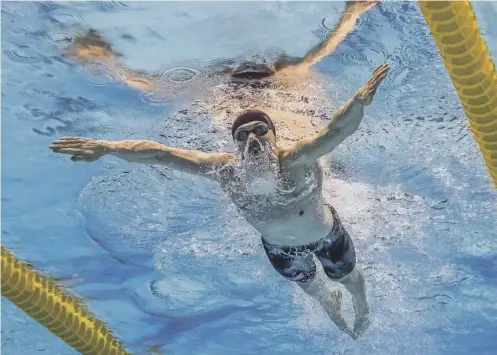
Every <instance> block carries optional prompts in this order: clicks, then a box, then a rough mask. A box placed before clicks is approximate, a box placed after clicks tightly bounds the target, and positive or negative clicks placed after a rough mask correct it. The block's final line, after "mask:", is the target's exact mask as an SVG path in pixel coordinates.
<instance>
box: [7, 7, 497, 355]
mask: <svg viewBox="0 0 497 355" xmlns="http://www.w3.org/2000/svg"><path fill="white" fill-rule="evenodd" d="M474 7H475V11H476V13H477V16H478V20H479V23H480V26H481V28H482V33H483V34H484V37H485V39H486V40H487V44H488V46H489V48H490V51H491V52H492V56H493V58H494V61H495V59H497V41H495V38H497V26H496V23H497V6H496V5H495V3H491V2H475V3H474ZM342 9H343V3H340V2H320V3H296V2H256V3H247V2H243V3H240V2H236V3H235V2H233V3H210V2H206V3H189V2H185V3H166V2H143V3H128V2H126V3H118V2H107V3H100V2H93V3H87V2H82V3H59V2H57V3H54V2H41V3H29V2H2V243H3V245H5V246H7V247H8V248H9V249H11V250H12V251H14V253H15V254H16V255H18V256H19V257H21V258H22V259H24V260H26V261H29V262H30V263H32V264H33V265H34V266H35V267H36V268H38V269H40V270H42V271H43V272H46V273H48V274H50V275H52V276H55V277H57V278H60V279H61V280H63V283H64V284H65V285H67V287H68V288H70V289H72V290H73V291H74V292H76V293H77V294H78V295H80V296H81V297H83V298H85V299H86V300H87V302H88V306H89V308H90V309H91V310H92V311H93V312H94V313H95V314H97V315H98V316H99V317H101V318H102V319H103V320H104V321H105V322H107V323H108V324H109V325H110V326H111V328H112V329H113V330H114V332H115V334H116V335H117V336H118V337H119V338H120V339H122V341H123V342H124V344H125V345H126V346H127V347H128V348H129V349H130V350H131V351H132V352H133V353H135V354H145V353H146V349H147V348H148V347H151V346H159V347H160V349H161V350H163V351H164V352H165V353H167V354H203V355H208V354H213V355H218V354H235V353H236V354H261V353H262V354H294V353H295V354H301V353H305V354H468V353H478V354H495V353H496V350H495V349H497V338H496V337H495V334H497V273H496V272H495V270H496V268H497V232H496V230H497V222H496V221H497V218H496V217H497V208H496V207H497V206H496V203H495V201H496V197H497V193H496V192H495V189H494V188H493V186H492V184H491V181H490V179H489V177H488V175H487V172H486V170H485V167H484V164H483V161H482V159H481V157H480V155H479V151H478V149H477V147H476V144H475V142H474V140H473V137H472V135H471V133H470V131H469V130H468V128H467V124H466V119H465V116H464V112H463V110H462V108H461V106H460V104H459V102H458V99H457V95H456V93H455V90H454V89H453V86H452V84H451V82H450V78H449V76H448V74H447V72H446V70H445V68H444V66H443V63H442V61H441V58H440V56H439V54H438V52H437V49H436V47H435V45H434V43H433V41H432V40H431V38H430V35H429V32H428V30H427V28H426V26H425V24H424V20H423V18H422V16H421V13H420V11H419V9H418V6H417V4H416V3H398V2H388V3H381V4H379V5H377V6H376V7H375V8H373V9H372V10H370V11H369V12H368V13H367V14H366V15H365V16H363V17H362V18H361V21H360V22H359V25H358V28H357V29H356V31H355V32H353V33H352V34H350V35H349V36H348V37H347V39H346V40H345V41H344V42H343V43H342V45H341V46H340V47H339V49H338V51H337V52H336V53H335V54H334V55H331V56H329V57H327V58H325V59H324V60H322V61H321V62H320V63H319V64H318V65H317V66H316V67H315V68H314V70H315V71H316V72H317V73H319V74H320V75H321V76H324V77H325V78H328V79H329V81H330V83H333V85H330V88H329V90H330V92H329V94H330V98H332V99H333V100H335V102H336V104H337V105H340V104H341V103H342V102H343V101H344V100H345V99H347V98H348V97H349V96H350V95H351V94H352V93H353V92H354V90H356V89H357V88H358V87H359V86H360V85H361V84H362V83H363V82H364V81H365V80H367V78H368V75H369V74H370V72H371V70H372V68H374V67H375V66H376V65H378V64H380V63H382V62H384V61H387V62H388V63H390V65H391V68H392V69H391V72H390V74H389V77H388V79H387V81H386V82H385V83H384V85H383V87H382V89H381V90H380V91H379V93H378V94H377V97H376V99H375V102H374V104H373V105H372V106H371V107H369V108H368V111H367V115H366V117H365V119H364V121H363V123H362V124H361V127H360V129H359V130H358V131H357V132H356V133H355V134H354V136H353V137H351V138H349V139H348V140H347V141H345V142H344V143H343V145H341V146H340V147H339V148H338V149H337V150H336V153H334V154H333V161H334V162H335V164H337V165H339V166H340V167H341V169H339V170H337V171H336V172H334V173H332V174H331V175H330V176H328V178H327V179H328V185H327V187H326V189H327V190H326V191H327V194H328V195H329V196H328V197H329V199H330V200H331V201H333V203H334V205H335V206H336V208H337V209H338V210H339V212H340V215H341V216H342V219H343V220H344V224H345V226H346V228H347V229H348V230H349V231H350V233H351V235H352V236H353V238H354V241H355V245H356V249H357V253H358V258H359V262H360V263H361V264H363V265H364V270H365V274H366V280H367V287H368V295H369V299H370V302H371V307H372V324H371V327H370V328H369V330H368V331H367V332H366V334H365V335H364V336H363V337H361V338H360V339H359V340H356V341H353V340H351V339H350V338H348V337H347V336H345V335H343V334H341V333H339V332H338V331H337V330H336V329H335V327H334V326H333V325H332V324H331V322H330V321H329V319H328V318H327V317H326V316H325V315H324V314H323V312H322V310H321V309H320V308H319V307H317V306H316V305H315V304H314V303H313V302H310V301H309V300H308V299H307V298H306V297H304V296H303V295H302V293H301V292H300V291H299V290H298V289H297V288H295V287H294V286H293V285H292V284H291V283H289V282H287V281H286V280H283V279H282V278H281V277H280V276H279V275H278V274H277V273H276V272H275V271H274V270H273V269H272V268H271V267H270V264H269V263H268V262H267V260H266V257H265V255H264V253H263V250H262V248H261V246H260V245H259V242H258V236H257V235H256V233H255V232H254V231H253V230H252V229H251V228H250V227H249V226H247V224H246V223H245V222H244V221H243V220H242V219H241V218H240V217H239V216H238V215H237V214H236V212H235V211H234V208H233V207H232V205H231V204H230V202H229V201H228V200H227V199H226V198H225V197H224V196H223V195H222V193H221V192H220V190H219V189H218V188H217V187H216V185H214V184H212V183H206V182H204V181H203V180H201V179H200V178H196V177H192V176H188V175H185V174H180V173H174V172H171V171H168V170H157V169H154V168H151V167H146V166H138V165H132V164H128V163H125V162H123V161H120V160H118V159H115V158H104V159H102V160H101V161H98V162H95V163H91V164H74V163H72V162H70V161H69V160H68V158H67V157H65V156H58V155H55V154H53V153H52V152H51V151H50V150H49V149H48V145H49V144H50V143H51V141H52V140H54V139H56V138H58V137H59V136H67V135H77V136H87V137H93V138H104V139H126V138H140V139H155V140H159V141H162V142H166V143H167V142H168V139H169V138H168V137H169V136H171V135H172V134H173V133H174V132H166V131H164V132H163V131H161V129H160V128H161V127H164V122H167V120H168V117H169V116H170V115H171V114H172V113H174V112H176V111H177V110H178V109H179V108H180V107H181V106H182V105H186V104H187V102H188V100H190V99H193V98H195V97H194V95H193V94H192V95H191V97H190V96H188V94H185V95H184V96H183V97H182V101H181V100H180V101H179V102H172V101H167V100H166V101H161V100H151V99H150V98H149V97H147V96H145V95H143V94H142V93H140V92H138V91H137V90H134V89H132V88H129V87H127V86H125V85H124V84H123V83H120V82H111V81H109V79H108V78H107V77H106V76H105V75H90V74H88V73H87V72H85V71H84V70H83V69H82V67H81V65H78V64H77V63H74V62H71V61H68V60H66V59H64V58H62V57H61V55H60V54H59V50H58V48H57V43H58V42H57V40H60V39H61V38H63V37H64V36H65V35H67V34H70V33H75V32H76V31H81V30H85V29H88V28H90V27H92V28H95V29H98V30H99V31H101V32H102V34H103V35H104V37H105V38H106V39H107V40H108V41H109V42H110V43H112V45H113V46H114V47H115V48H116V49H117V50H118V51H119V52H120V53H122V54H123V55H124V57H125V60H126V64H127V65H129V66H130V67H132V68H136V69H142V70H148V71H151V72H154V71H157V70H159V69H161V68H170V67H173V66H176V67H177V66H182V65H185V66H189V67H191V66H193V64H192V63H201V62H202V63H203V62H209V61H212V60H215V59H217V58H235V57H236V58H239V57H240V56H250V55H254V54H259V55H263V56H264V55H267V56H269V55H270V53H274V52H275V51H285V52H286V53H288V54H290V55H302V54H303V53H304V52H305V51H306V50H307V49H308V48H309V47H310V46H311V45H312V44H314V43H316V42H317V41H318V38H317V36H316V34H318V33H319V32H320V31H319V28H322V26H323V25H321V20H322V18H323V17H326V19H325V21H324V25H325V26H327V27H332V26H333V25H334V23H335V21H336V20H337V19H338V18H339V16H340V13H341V11H342ZM247 28H250V30H247ZM316 30H317V31H316ZM173 64H174V65H173ZM333 88H334V89H333ZM180 128H181V124H179V126H178V129H180ZM345 309H346V311H347V314H349V313H350V303H349V304H347V303H346V305H345ZM349 315H350V314H349ZM2 347H3V352H4V354H7V355H10V354H16V355H22V354H30V355H31V354H34V353H39V352H46V353H49V354H52V355H56V354H75V351H74V350H73V349H72V348H70V347H69V346H67V345H66V344H65V343H63V342H62V341H60V340H59V339H57V338H56V337H54V336H53V335H52V334H51V333H50V332H49V331H47V330H46V329H44V328H43V327H41V326H40V325H39V324H37V323H36V322H34V321H33V320H31V319H30V318H29V317H27V316H26V315H25V314H24V313H23V312H22V311H20V310H18V309H17V308H15V307H14V306H13V305H12V304H11V303H9V302H8V301H7V300H5V299H3V298H2Z"/></svg>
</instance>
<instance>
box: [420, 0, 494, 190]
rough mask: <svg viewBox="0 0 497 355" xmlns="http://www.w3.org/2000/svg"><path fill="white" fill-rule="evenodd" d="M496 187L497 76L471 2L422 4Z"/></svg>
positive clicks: (422, 2)
mask: <svg viewBox="0 0 497 355" xmlns="http://www.w3.org/2000/svg"><path fill="white" fill-rule="evenodd" d="M419 6H420V8H421V11H422V13H423V15H424V17H425V20H426V22H427V24H428V27H429V28H430V30H431V33H432V34H433V37H434V39H435V42H436V43H437V46H438V49H439V50H440V53H441V55H442V58H443V61H444V63H445V67H446V68H447V70H448V71H449V74H450V77H451V79H452V82H453V83H454V86H455V88H456V90H457V94H458V95H459V99H460V100H461V102H462V104H463V107H464V110H465V112H466V116H467V117H468V120H469V124H470V127H471V131H472V132H473V136H474V137H475V139H476V142H477V143H478V146H479V147H480V151H481V153H482V155H483V159H484V160H485V164H486V166H487V169H488V172H489V173H490V176H491V177H492V180H493V182H494V185H495V187H497V72H496V71H495V65H494V63H493V62H492V58H491V57H490V52H489V51H488V48H487V46H486V44H485V41H484V40H483V38H482V36H481V33H480V29H479V27H478V24H477V22H476V16H475V13H474V11H473V7H472V6H471V3H470V2H469V1H419Z"/></svg>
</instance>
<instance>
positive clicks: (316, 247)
mask: <svg viewBox="0 0 497 355" xmlns="http://www.w3.org/2000/svg"><path fill="white" fill-rule="evenodd" d="M328 207H329V209H330V211H331V214H332V215H333V228H332V230H331V232H330V233H329V234H328V235H327V236H326V237H325V238H323V239H320V240H318V241H316V242H313V243H310V244H307V245H298V246H282V245H276V244H271V243H268V242H267V241H266V240H265V239H264V237H262V244H263V246H264V250H265V251H266V254H267V256H268V258H269V261H270V262H271V264H272V265H273V266H274V268H275V269H276V271H278V272H279V273H280V274H281V275H282V276H284V277H285V278H287V279H289V280H291V281H296V282H301V283H305V282H308V281H310V280H312V278H313V277H314V275H315V274H316V264H315V263H314V260H313V258H312V254H314V255H316V257H317V258H318V259H319V261H320V262H321V264H322V265H323V268H324V271H325V272H326V275H328V277H329V278H331V279H334V280H339V279H341V278H343V277H344V276H346V275H347V274H349V273H350V272H351V271H352V270H353V269H354V267H355V263H356V256H355V249H354V244H353V243H352V239H350V236H349V233H347V231H346V230H345V229H344V227H343V225H342V222H341V221H340V218H339V217H338V214H337V212H336V211H335V209H334V208H333V207H332V206H330V205H328Z"/></svg>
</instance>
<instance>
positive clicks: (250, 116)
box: [231, 110, 276, 137]
mask: <svg viewBox="0 0 497 355" xmlns="http://www.w3.org/2000/svg"><path fill="white" fill-rule="evenodd" d="M254 121H260V122H264V123H265V124H267V125H268V126H269V128H270V129H271V131H273V134H274V136H275V137H276V128H275V127H274V124H273V121H271V119H270V118H269V116H268V115H266V114H265V113H264V112H262V111H259V110H248V111H245V112H244V113H242V114H241V115H240V116H238V117H237V118H235V120H234V121H233V125H232V126H231V136H233V137H234V136H235V131H236V130H237V129H238V127H240V126H243V125H244V124H246V123H249V122H254Z"/></svg>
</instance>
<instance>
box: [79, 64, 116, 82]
mask: <svg viewBox="0 0 497 355" xmlns="http://www.w3.org/2000/svg"><path fill="white" fill-rule="evenodd" d="M82 65H83V68H84V69H85V70H87V71H88V72H89V73H90V74H91V75H89V76H88V77H87V79H86V82H87V83H89V84H91V85H94V86H106V85H109V84H111V83H113V82H114V81H115V80H114V78H113V77H112V75H111V74H110V69H109V66H108V65H107V64H105V63H102V62H99V61H88V62H84V63H83V64H82Z"/></svg>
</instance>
